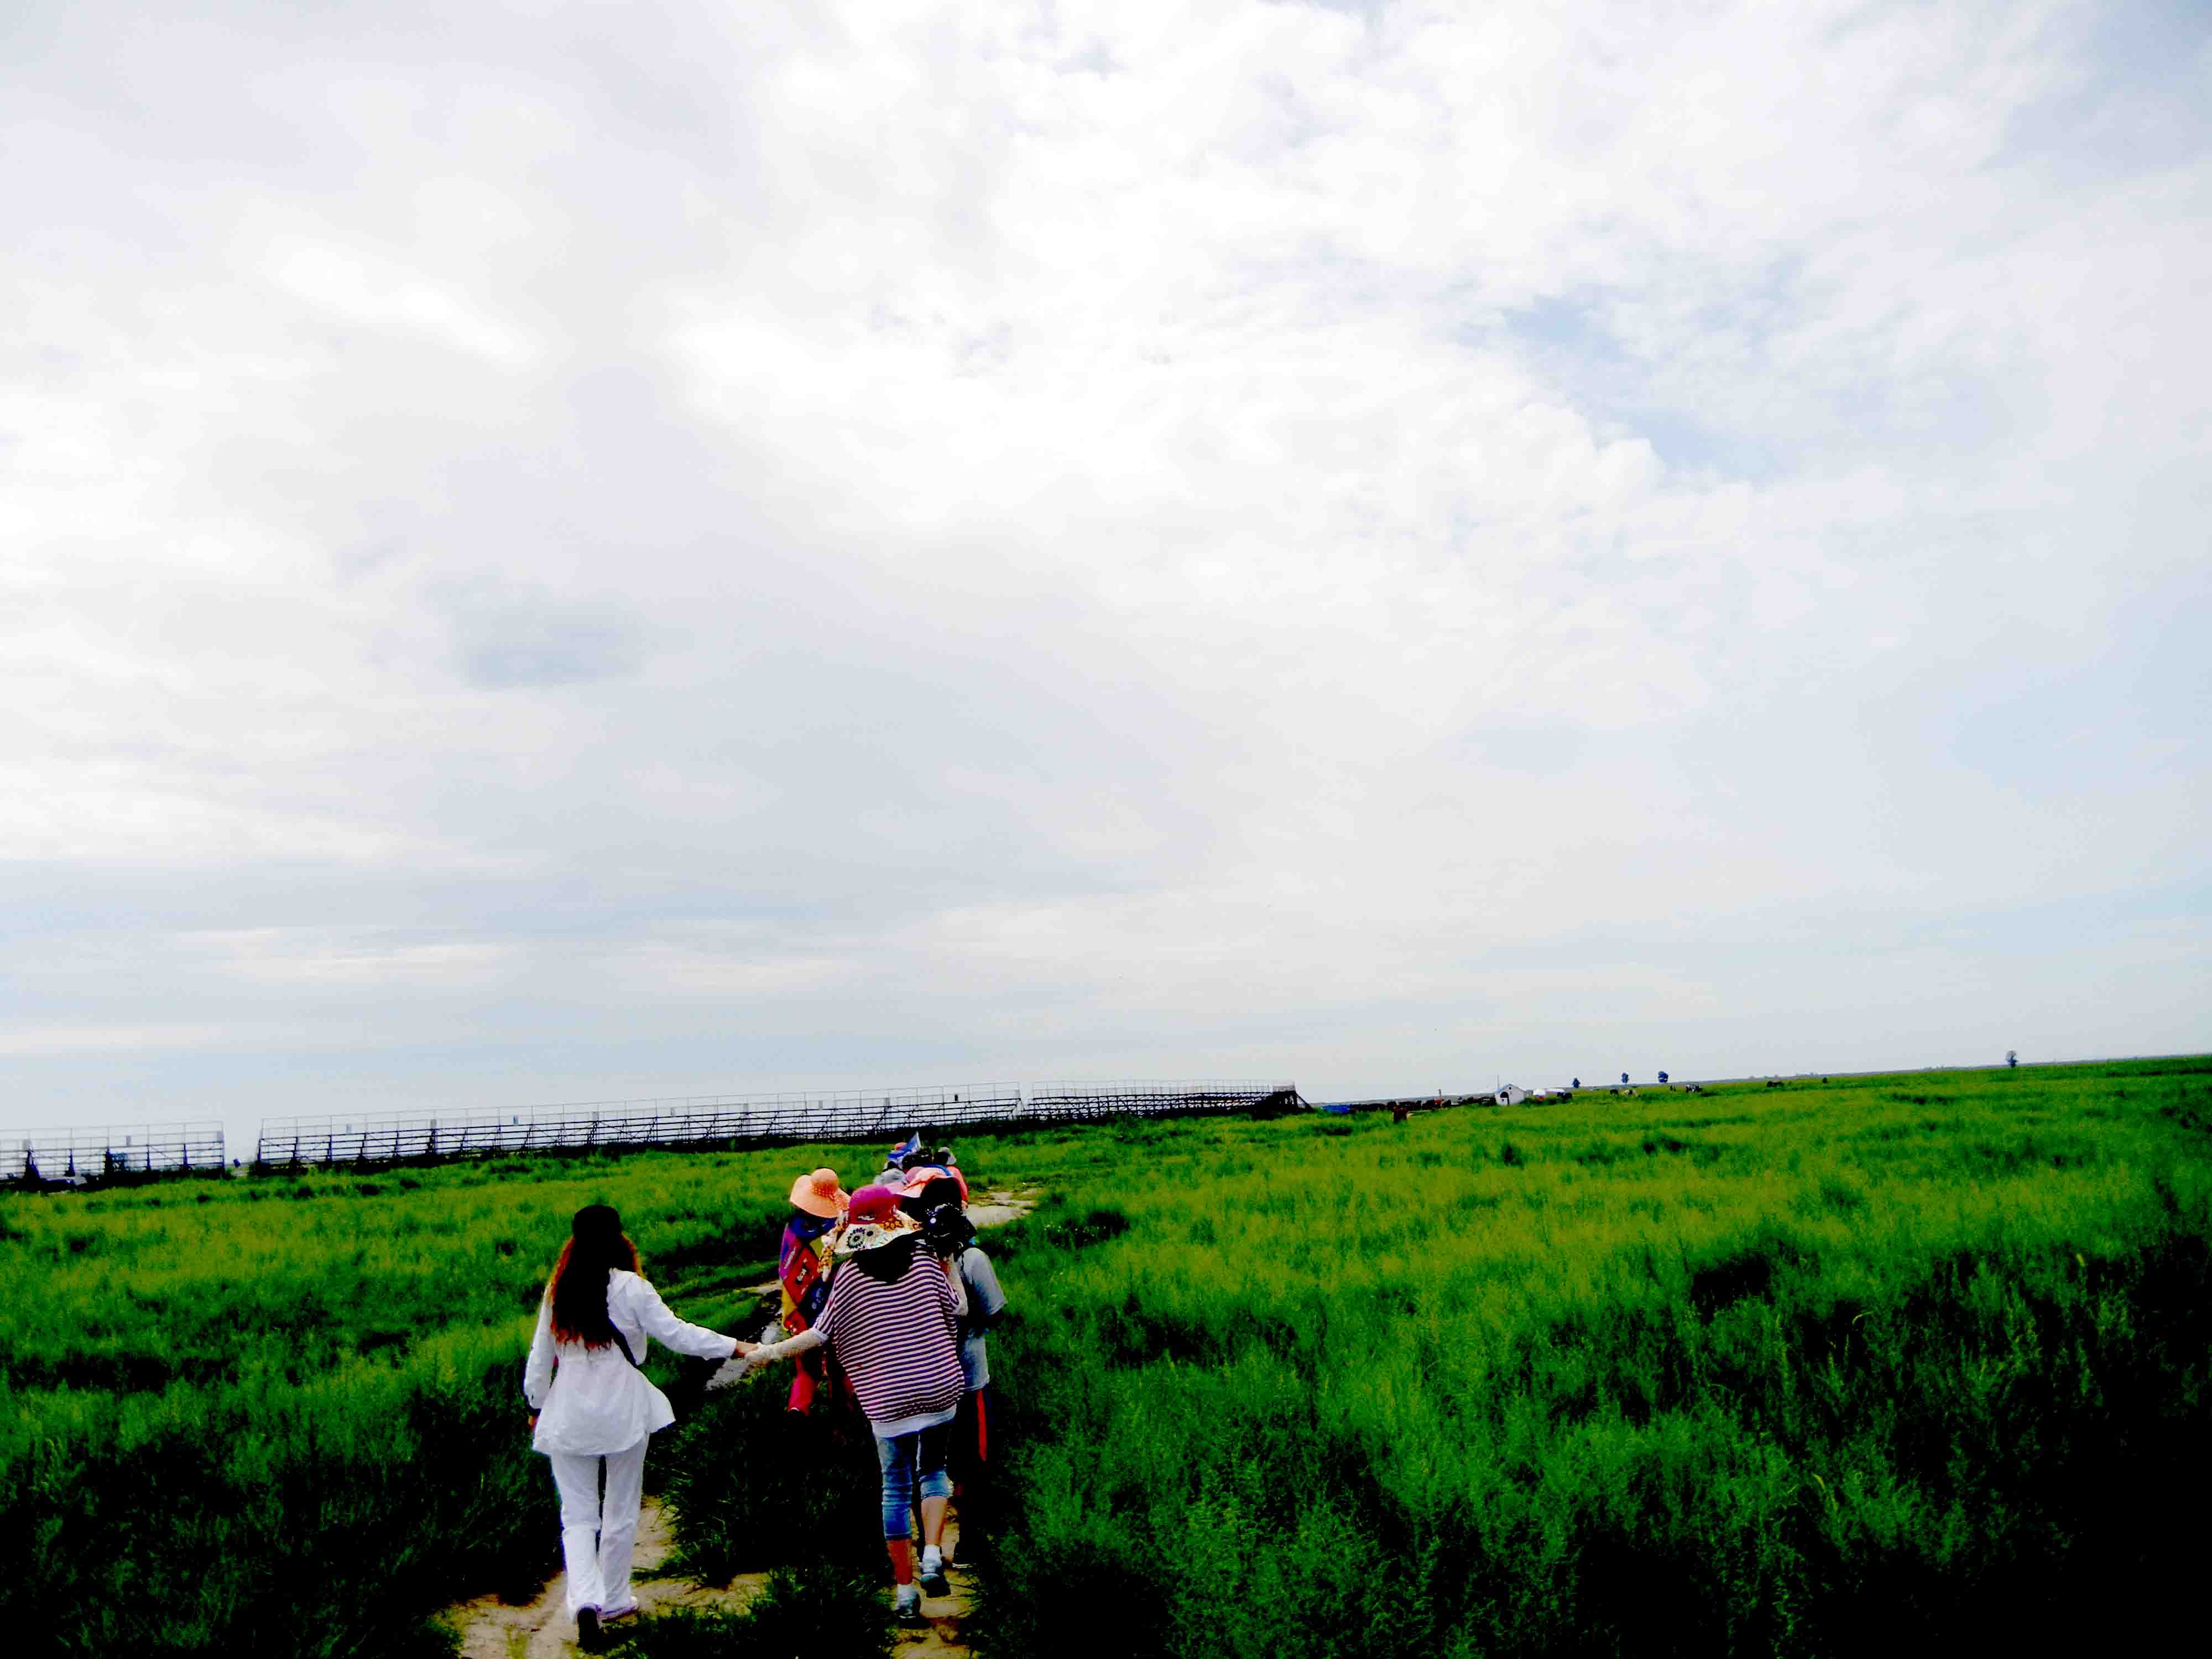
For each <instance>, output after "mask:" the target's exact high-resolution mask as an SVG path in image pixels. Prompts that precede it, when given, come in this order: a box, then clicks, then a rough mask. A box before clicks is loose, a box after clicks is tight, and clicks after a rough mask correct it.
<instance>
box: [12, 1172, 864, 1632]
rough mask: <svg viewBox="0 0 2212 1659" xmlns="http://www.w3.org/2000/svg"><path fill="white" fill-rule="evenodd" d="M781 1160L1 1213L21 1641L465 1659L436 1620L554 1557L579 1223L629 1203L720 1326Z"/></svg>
mask: <svg viewBox="0 0 2212 1659" xmlns="http://www.w3.org/2000/svg"><path fill="white" fill-rule="evenodd" d="M821 1150H822V1149H802V1150H801V1151H800V1152H799V1153H796V1154H793V1155H792V1156H796V1157H801V1158H814V1157H818V1156H820V1155H821ZM786 1162H787V1160H781V1159H780V1160H769V1159H766V1158H745V1157H742V1156H739V1157H690V1158H686V1157H681V1156H675V1155H654V1156H653V1157H651V1158H632V1159H623V1160H620V1161H613V1160H606V1159H599V1160H584V1161H575V1162H568V1161H557V1162H537V1163H531V1164H522V1163H520V1162H509V1163H507V1164H499V1165H477V1166H471V1167H469V1168H465V1169H444V1170H422V1171H412V1172H398V1173H395V1172H391V1171H380V1172H378V1173H377V1174H376V1175H375V1176H373V1177H371V1178H368V1179H361V1180H356V1179H350V1178H347V1177H344V1176H315V1177H313V1178H310V1179H305V1180H297V1181H295V1180H289V1179H278V1180H264V1179H256V1180H252V1181H229V1182H193V1183H189V1184H185V1185H179V1186H175V1187H149V1188H134V1189H130V1190H124V1191H116V1192H106V1193H98V1194H88V1195H81V1194H62V1195H58V1196H52V1197H40V1198H32V1197H22V1196H13V1197H10V1198H9V1199H6V1200H0V1275H3V1276H4V1279H5V1282H6V1284H7V1285H8V1286H9V1294H8V1295H7V1297H5V1299H4V1301H0V1378H4V1383H5V1387H6V1391H7V1395H8V1400H9V1413H7V1416H6V1419H5V1420H4V1422H0V1479H4V1480H6V1481H7V1483H8V1490H9V1492H10V1494H11V1497H10V1501H9V1504H7V1505H6V1506H5V1507H4V1509H0V1552H4V1554H5V1558H6V1559H9V1561H11V1562H13V1563H15V1564H16V1566H17V1569H18V1571H19V1572H20V1573H21V1575H22V1577H21V1580H20V1582H22V1583H27V1584H30V1585H33V1586H35V1587H36V1591H35V1595H36V1600H37V1602H38V1605H39V1613H40V1617H39V1619H38V1620H36V1621H34V1622H33V1623H30V1624H26V1625H21V1626H18V1627H17V1629H18V1634H22V1633H24V1632H35V1633H34V1634H30V1635H28V1636H27V1638H26V1639H28V1640H29V1641H31V1642H32V1644H33V1650H35V1651H41V1652H50V1653H59V1654H118V1653H131V1654H185V1653H207V1652H216V1651H220V1652H224V1653H234V1652H235V1653H269V1654H313V1655H324V1654H327V1655H353V1654H358V1655H376V1656H386V1655H392V1656H404V1655H408V1654H430V1653H442V1652H446V1651H449V1650H450V1649H451V1645H452V1644H451V1638H450V1637H449V1635H448V1634H447V1632H445V1631H444V1630H443V1629H442V1628H441V1627H440V1626H437V1625H436V1624H435V1622H433V1621H432V1620H431V1618H430V1615H431V1614H433V1613H435V1611H436V1610H437V1609H438V1608H440V1607H441V1606H443V1605H445V1604H446V1603H447V1602H449V1601H453V1600H454V1599H456V1598H458V1597H459V1596H461V1595H470V1594H479V1593H483V1592H487V1591H514V1592H521V1591H530V1592H534V1589H535V1587H536V1586H537V1585H538V1583H542V1582H543V1580H544V1577H545V1576H546V1574H547V1573H548V1572H550V1571H551V1570H552V1568H553V1566H554V1565H555V1564H556V1558H557V1540H556V1531H555V1527H554V1524H553V1521H552V1511H551V1509H550V1500H549V1499H548V1498H547V1492H548V1490H550V1488H548V1486H547V1483H546V1477H545V1474H544V1468H543V1462H542V1460H541V1459H538V1458H537V1457H535V1456H533V1455H531V1454H530V1451H529V1449H528V1443H527V1437H526V1431H525V1425H524V1412H525V1407H524V1405H523V1402H522V1400H521V1395H520V1376H521V1372H520V1360H521V1357H522V1354H523V1352H524V1350H525V1348H526V1345H527V1342H528V1340H529V1331H530V1323H531V1320H532V1316H534V1313H535V1310H536V1302H537V1297H538V1292H539V1290H540V1288H541V1287H542V1285H543V1283H544V1274H545V1273H546V1272H547V1270H548V1268H549V1267H550V1263H551V1261H552V1260H553V1257H554V1255H555V1253H556V1251H557V1249H558V1248H559V1245H560V1243H561V1240H562V1237H563V1236H564V1235H565V1232H566V1229H567V1225H568V1216H569V1215H570V1213H572V1212H573V1211H574V1209H575V1208H577V1207H578V1206H580V1205H582V1204H585V1203H587V1202H591V1201H593V1200H601V1199H606V1200H612V1201H614V1202H617V1203H618V1204H620V1205H621V1206H623V1211H624V1214H625V1219H626V1220H627V1221H628V1223H629V1225H630V1227H631V1229H632V1231H633V1232H634V1234H635V1236H636V1237H638V1238H639V1239H640V1241H641V1244H642V1246H643V1248H644V1249H645V1250H646V1252H647V1261H646V1263H645V1266H646V1268H647V1272H648V1273H653V1274H655V1275H656V1276H658V1278H659V1280H660V1282H661V1283H662V1284H663V1285H668V1286H670V1287H671V1289H672V1290H673V1291H674V1292H675V1293H676V1294H677V1295H678V1302H679V1308H680V1311H682V1312H683V1313H684V1314H685V1315H686V1316H690V1317H692V1318H695V1319H697V1320H700V1321H702V1322H708V1323H717V1322H719V1323H722V1324H729V1323H731V1322H732V1321H734V1320H735V1319H736V1318H737V1316H738V1315H739V1314H740V1313H741V1312H749V1311H750V1310H751V1309H752V1307H753V1305H754V1299H753V1298H752V1297H749V1296H745V1295H744V1294H742V1293H741V1291H740V1290H739V1288H738V1287H739V1286H740V1285H743V1284H744V1283H748V1282H750V1281H751V1280H752V1279H757V1278H759V1277H761V1276H763V1274H765V1273H768V1272H769V1268H768V1266H767V1263H766V1261H765V1257H766V1255H767V1252H768V1250H769V1249H771V1248H772V1245H773V1239H774V1235H775V1229H776V1227H777V1226H778V1225H780V1224H781V1217H782V1215H783V1213H784V1208H783V1204H782V1201H781V1198H782V1191H783V1189H784V1188H785V1187H787V1184H788V1180H789V1176H788V1174H787V1170H786V1169H785V1167H784V1166H785V1164H786ZM764 1239H765V1240H766V1241H767V1243H763V1240H764ZM656 1367H657V1368H659V1369H660V1370H661V1374H662V1376H663V1380H664V1381H666V1380H669V1376H670V1372H669V1371H668V1370H667V1369H666V1368H665V1367H659V1362H656ZM19 1651H20V1649H19Z"/></svg>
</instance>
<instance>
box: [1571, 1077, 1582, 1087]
mask: <svg viewBox="0 0 2212 1659" xmlns="http://www.w3.org/2000/svg"><path fill="white" fill-rule="evenodd" d="M1567 1086H1568V1087H1569V1088H1570V1089H1579V1088H1581V1087H1582V1086H1583V1080H1582V1079H1580V1078H1577V1079H1575V1080H1574V1081H1573V1082H1572V1083H1571V1084H1569V1085H1567Z"/></svg>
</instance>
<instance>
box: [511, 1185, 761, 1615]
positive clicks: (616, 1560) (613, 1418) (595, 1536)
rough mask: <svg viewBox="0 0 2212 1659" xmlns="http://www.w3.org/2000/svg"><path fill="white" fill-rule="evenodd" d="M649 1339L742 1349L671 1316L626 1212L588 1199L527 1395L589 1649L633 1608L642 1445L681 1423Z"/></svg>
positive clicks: (536, 1345)
mask: <svg viewBox="0 0 2212 1659" xmlns="http://www.w3.org/2000/svg"><path fill="white" fill-rule="evenodd" d="M654 1337H659V1339H660V1340H661V1341H662V1342H663V1343H665V1344H666V1345H667V1346H669V1347H671V1348H673V1349H675V1350H676V1352H678V1353H686V1354H690V1355H691V1356H692V1357H693V1358H697V1359H726V1358H729V1357H730V1356H731V1355H732V1353H734V1352H736V1351H737V1349H738V1343H737V1342H736V1341H735V1340H733V1339H732V1338H730V1337H726V1336H724V1335H722V1334H720V1332H717V1331H710V1330H708V1329H706V1328H703V1327H702V1326H698V1325H687V1324H685V1323H684V1322H683V1321H682V1320H680V1319H678V1317H677V1316H675V1315H674V1314H672V1313H671V1312H670V1311H669V1310H668V1304H666V1303H665V1302H663V1301H662V1300H661V1299H660V1293H659V1291H656V1290H654V1289H653V1286H652V1285H650V1284H648V1283H647V1282H646V1280H645V1279H642V1278H641V1277H640V1276H639V1274H638V1271H637V1246H636V1245H635V1244H633V1243H630V1241H629V1237H627V1236H626V1235H625V1234H624V1233H623V1227H622V1218H621V1216H619V1215H617V1213H616V1212H615V1211H614V1210H613V1208H612V1207H611V1206H608V1205H605V1204H587V1205H586V1206H584V1207H583V1208H582V1209H580V1210H579V1211H577V1212H576V1213H575V1216H574V1218H573V1219H572V1220H571V1221H570V1222H569V1224H568V1243H566V1244H564V1245H562V1247H561V1259H560V1260H559V1261H557V1262H556V1263H555V1264H554V1267H553V1277H552V1278H551V1279H550V1281H548V1283H547V1284H546V1286H545V1295H544V1297H543V1298H542V1299H541V1300H540V1301H539V1303H538V1329H537V1333H536V1334H534V1335H533V1336H532V1338H531V1340H530V1361H529V1364H527V1365H526V1367H525V1368H524V1370H523V1376H522V1392H523V1395H524V1397H525V1398H526V1399H527V1400H528V1401H529V1402H530V1426H531V1430H532V1436H531V1442H530V1443H531V1447H532V1449H533V1450H536V1451H539V1452H542V1453H544V1455H545V1457H546V1458H547V1460H548V1461H549V1462H550V1463H551V1464H552V1468H553V1484H554V1486H555V1489H556V1490H557V1491H558V1492H559V1493H560V1495H561V1555H562V1561H563V1562H564V1564H565V1565H567V1568H568V1614H569V1617H571V1618H572V1619H574V1620H575V1621H576V1636H577V1639H578V1641H579V1642H580V1643H581V1644H583V1646H585V1647H586V1649H592V1650H596V1649H597V1648H598V1646H599V1633H600V1632H599V1627H600V1624H601V1621H602V1620H608V1619H619V1618H622V1617H623V1616H624V1615H625V1614H628V1613H635V1612H636V1611H637V1597H636V1596H635V1595H634V1594H632V1592H631V1590H630V1578H629V1575H630V1558H631V1553H632V1551H633V1550H634V1548H635V1545H636V1542H637V1517H638V1506H639V1500H640V1497H641V1494H642V1492H644V1489H645V1443H646V1439H647V1437H648V1436H650V1435H652V1434H653V1432H654V1431H657V1430H660V1429H665V1428H666V1427H667V1426H668V1425H670V1424H671V1423H673V1422H674V1421H675V1420H676V1413H675V1409H674V1408H673V1407H671V1406H670V1405H669V1403H668V1396H667V1395H665V1394H663V1393H661V1391H660V1390H659V1389H656V1388H654V1387H653V1384H652V1383H650V1382H648V1381H647V1378H646V1375H645V1372H644V1371H643V1370H641V1369H640V1368H641V1366H642V1365H643V1364H644V1363H645V1354H646V1350H647V1347H648V1346H651V1339H653V1338H654ZM602 1476H604V1477H605V1482H606V1496H605V1498H604V1499H602V1498H601V1497H600V1495H599V1483H600V1480H601V1477H602Z"/></svg>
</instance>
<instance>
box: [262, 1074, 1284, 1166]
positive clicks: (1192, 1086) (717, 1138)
mask: <svg viewBox="0 0 2212 1659" xmlns="http://www.w3.org/2000/svg"><path fill="white" fill-rule="evenodd" d="M1300 1104H1303V1102H1301V1101H1300V1100H1299V1098H1298V1091H1297V1085H1296V1084H1294V1083H1245V1082H1236V1083H1071V1084H1063V1083H1044V1084H1027V1085H1025V1084H1018V1083H987V1084H980V1085H969V1086H961V1087H957V1088H955V1087H949V1086H948V1087H945V1088H936V1089H873V1090H867V1089H860V1090H845V1091H837V1092H834V1093H815V1094H777V1095H730V1096H707V1097H700V1096H690V1097H676V1098H671V1099H663V1100H611V1101H595V1102H589V1103H583V1104H578V1105H563V1106H532V1107H523V1108H518V1109H511V1110H507V1111H475V1112H460V1113H453V1112H446V1113H438V1114H435V1115H434V1114H428V1113H409V1112H387V1113H376V1114H370V1115H362V1114H358V1113H356V1114H350V1115H349V1114H346V1113H333V1114H331V1115H327V1116H320V1117H273V1118H264V1119H263V1120H262V1124H261V1138H260V1144H259V1146H258V1148H257V1149H256V1152H255V1154H254V1161H255V1162H256V1163H257V1164H263V1165H274V1166H277V1167H281V1168H285V1169H299V1168H303V1167H307V1166H309V1165H314V1164H394V1163H400V1162H403V1161H413V1160H418V1159H434V1158H472V1157H485V1156H489V1155H490V1154H493V1153H497V1152H575V1151H590V1150H594V1149H605V1150H608V1151H626V1150H631V1149H635V1148H644V1147H653V1146H667V1147H683V1146H695V1147H696V1146H729V1145H731V1144H732V1143H754V1144H757V1143H761V1142H769V1141H794V1140H867V1139H886V1140H889V1139H902V1138H903V1137H904V1136H905V1135H907V1134H908V1133H910V1132H912V1131H914V1130H916V1129H927V1130H929V1131H931V1132H933V1133H941V1132H943V1131H945V1130H950V1129H957V1128H973V1127H979V1126H982V1125H991V1126H994V1127H1002V1126H1008V1125H1020V1124H1026V1123H1035V1124H1049V1123H1093V1122H1100V1121H1105V1120H1107V1119H1110V1118H1120V1117H1154V1116H1165V1115H1180V1114H1190V1113H1202V1112H1233V1111H1251V1110H1254V1109H1261V1108H1267V1107H1272V1106H1280V1107H1283V1108H1285V1109H1287V1108H1289V1107H1292V1106H1297V1105H1300Z"/></svg>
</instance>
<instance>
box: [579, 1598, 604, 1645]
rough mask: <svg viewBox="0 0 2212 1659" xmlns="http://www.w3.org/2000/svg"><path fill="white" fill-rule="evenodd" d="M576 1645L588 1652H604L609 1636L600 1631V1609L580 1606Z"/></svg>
mask: <svg viewBox="0 0 2212 1659" xmlns="http://www.w3.org/2000/svg"><path fill="white" fill-rule="evenodd" d="M576 1645H577V1646H578V1647H580V1648H581V1649H583V1650H584V1651H585V1652H586V1653H604V1652H605V1650H606V1645H607V1638H605V1636H603V1635H601V1634H600V1633H599V1609H598V1608H597V1607H579V1608H578V1609H577V1610H576Z"/></svg>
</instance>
